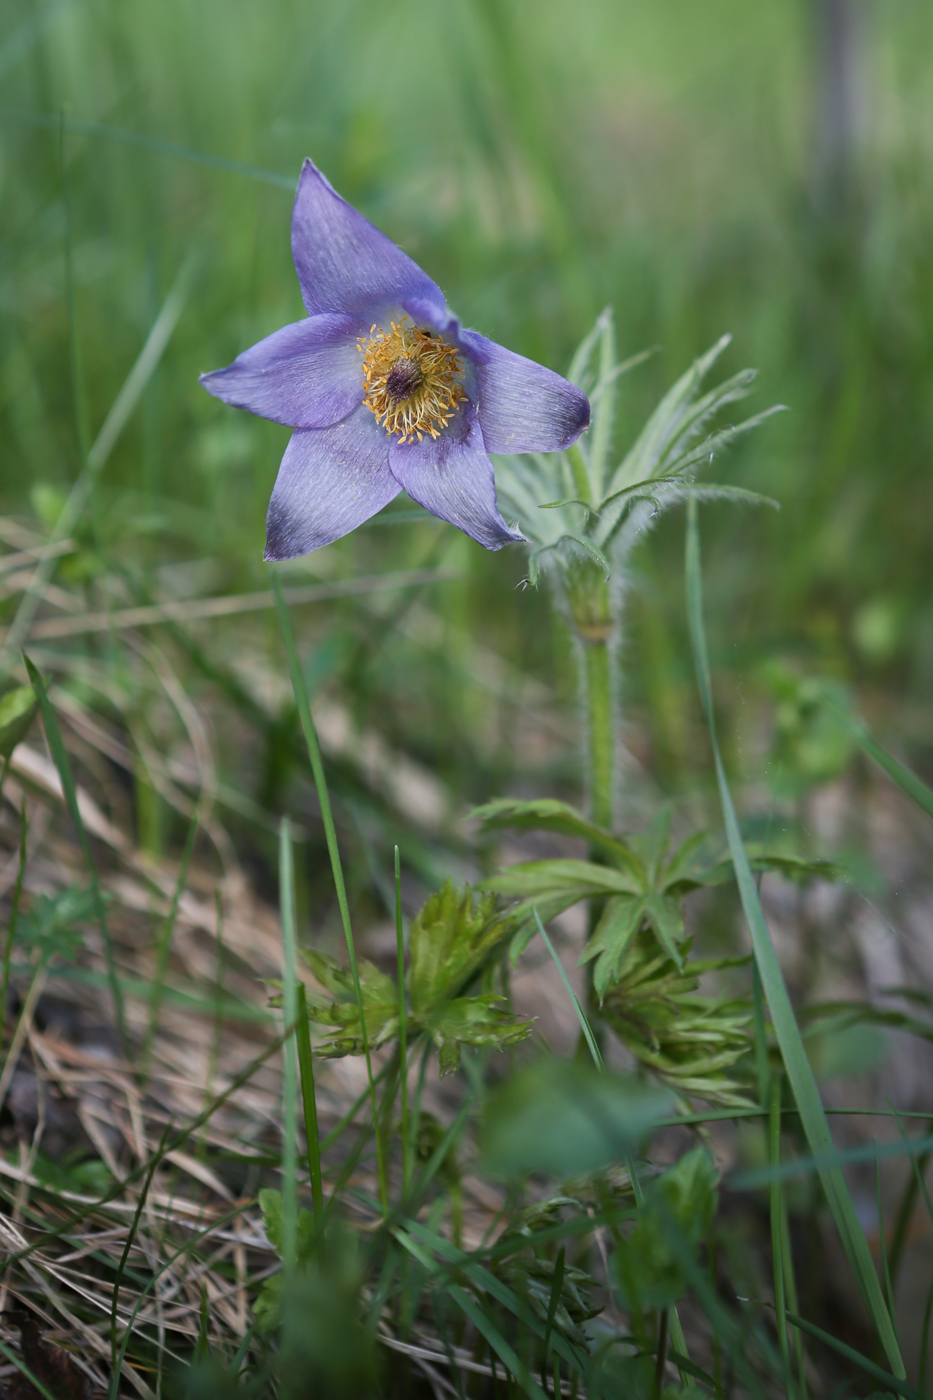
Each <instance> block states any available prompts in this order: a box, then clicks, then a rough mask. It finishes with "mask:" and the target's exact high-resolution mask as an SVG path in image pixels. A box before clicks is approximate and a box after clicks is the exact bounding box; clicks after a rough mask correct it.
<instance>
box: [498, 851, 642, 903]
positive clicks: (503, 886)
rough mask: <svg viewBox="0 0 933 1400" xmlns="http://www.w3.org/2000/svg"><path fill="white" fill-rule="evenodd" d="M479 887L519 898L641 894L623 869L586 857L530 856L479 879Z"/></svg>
mask: <svg viewBox="0 0 933 1400" xmlns="http://www.w3.org/2000/svg"><path fill="white" fill-rule="evenodd" d="M479 887H480V888H481V889H484V890H493V891H495V892H496V893H497V894H504V895H513V896H516V897H518V898H521V899H539V898H540V897H541V896H543V895H553V894H560V893H562V892H563V891H566V892H568V893H569V892H570V891H572V890H573V891H577V892H578V893H577V898H578V899H579V898H583V897H584V896H585V895H589V894H641V893H642V885H641V883H640V882H638V881H636V880H635V879H634V878H633V876H632V875H631V874H629V873H628V872H626V871H621V870H612V869H611V868H610V867H609V866H607V865H594V864H593V863H592V862H591V861H587V860H532V861H526V862H524V863H523V864H521V865H510V866H509V868H508V869H507V870H502V871H500V873H499V874H498V875H493V876H491V877H490V878H489V879H488V880H482V881H481V882H480V886H479Z"/></svg>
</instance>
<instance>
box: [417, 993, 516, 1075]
mask: <svg viewBox="0 0 933 1400" xmlns="http://www.w3.org/2000/svg"><path fill="white" fill-rule="evenodd" d="M502 1000H503V998H502V997H497V996H492V995H490V994H485V995H481V996H476V997H456V998H455V999H454V1000H453V1001H447V1002H441V1003H440V1004H439V1005H438V1006H435V1007H430V1008H428V1009H427V1010H426V1011H425V1012H423V1013H422V1015H421V1016H420V1017H418V1018H417V1024H418V1026H419V1028H420V1029H422V1030H426V1031H428V1033H429V1034H430V1036H431V1039H432V1040H433V1041H434V1044H435V1045H436V1047H437V1053H438V1060H439V1062H440V1071H441V1078H443V1077H444V1075H445V1074H452V1073H453V1072H454V1071H455V1070H458V1069H459V1068H460V1049H461V1046H463V1045H473V1046H476V1047H478V1048H482V1049H487V1050H505V1049H507V1048H508V1046H510V1045H516V1044H518V1042H519V1041H520V1040H524V1039H525V1037H526V1036H527V1035H528V1034H529V1032H530V1030H531V1021H530V1020H522V1019H520V1018H519V1017H518V1016H516V1015H514V1013H513V1012H511V1011H503V1010H502V1009H501V1007H499V1005H498V1003H499V1002H501V1001H502Z"/></svg>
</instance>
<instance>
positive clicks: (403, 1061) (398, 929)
mask: <svg viewBox="0 0 933 1400" xmlns="http://www.w3.org/2000/svg"><path fill="white" fill-rule="evenodd" d="M395 942H396V953H397V956H398V1053H399V1077H400V1079H401V1100H402V1103H401V1113H402V1125H401V1130H402V1200H405V1199H406V1197H407V1196H408V1178H409V1172H410V1164H409V1161H408V1039H407V1025H406V1017H405V928H404V920H403V918H402V865H401V858H400V856H399V849H398V846H396V848H395Z"/></svg>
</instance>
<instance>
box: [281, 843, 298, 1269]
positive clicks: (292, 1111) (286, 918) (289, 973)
mask: <svg viewBox="0 0 933 1400" xmlns="http://www.w3.org/2000/svg"><path fill="white" fill-rule="evenodd" d="M279 912H280V917H281V921H282V1012H283V1015H284V1019H285V1025H286V1026H294V1025H295V1022H296V1020H297V1016H298V996H297V993H296V990H295V984H296V982H297V971H296V967H295V964H296V961H297V948H296V935H295V866H294V857H293V853H292V834H291V828H290V826H289V822H288V817H283V818H282V824H281V826H280V828H279ZM282 1061H283V1074H282V1263H283V1266H284V1269H285V1273H286V1275H288V1274H290V1273H292V1272H293V1270H294V1268H295V1264H296V1262H297V1242H298V1144H297V1140H296V1136H295V1134H296V1129H297V1112H296V1100H297V1096H298V1067H297V1063H296V1053H295V1041H294V1038H293V1037H292V1036H289V1037H288V1039H287V1040H286V1041H285V1044H284V1046H283V1047H282Z"/></svg>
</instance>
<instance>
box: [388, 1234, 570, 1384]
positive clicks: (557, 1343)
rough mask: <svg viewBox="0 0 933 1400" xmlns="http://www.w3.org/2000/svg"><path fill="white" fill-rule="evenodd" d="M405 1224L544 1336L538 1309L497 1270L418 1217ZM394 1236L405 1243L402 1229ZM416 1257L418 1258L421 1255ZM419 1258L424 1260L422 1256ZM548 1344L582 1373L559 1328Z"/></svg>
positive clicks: (454, 1266)
mask: <svg viewBox="0 0 933 1400" xmlns="http://www.w3.org/2000/svg"><path fill="white" fill-rule="evenodd" d="M405 1228H406V1231H407V1236H408V1238H411V1237H414V1238H415V1239H416V1240H418V1241H420V1243H421V1244H422V1245H423V1246H426V1247H427V1248H429V1249H433V1251H434V1252H435V1254H439V1255H440V1256H441V1258H442V1259H444V1260H445V1261H446V1262H447V1264H448V1265H449V1266H450V1267H451V1268H453V1269H457V1270H458V1271H459V1270H462V1272H463V1273H464V1274H466V1276H467V1278H469V1279H470V1280H471V1282H472V1283H474V1284H475V1285H476V1287H477V1288H480V1289H482V1291H483V1292H484V1293H488V1294H489V1295H490V1297H492V1298H495V1300H496V1302H497V1303H500V1304H501V1305H502V1306H503V1307H504V1308H508V1310H509V1312H511V1313H514V1315H515V1316H516V1317H517V1318H518V1319H519V1321H520V1322H523V1323H524V1324H525V1325H526V1327H528V1328H529V1329H530V1330H531V1331H532V1332H534V1334H535V1336H537V1337H538V1338H539V1339H544V1338H546V1337H547V1335H548V1334H547V1328H546V1326H545V1325H544V1324H542V1322H541V1319H540V1317H539V1316H538V1315H537V1313H535V1312H534V1311H533V1310H532V1308H531V1307H530V1305H529V1304H528V1303H527V1302H526V1300H525V1299H524V1298H521V1297H519V1295H518V1294H517V1293H516V1292H515V1290H514V1289H512V1288H510V1287H509V1285H508V1284H507V1283H504V1282H503V1280H502V1279H501V1278H499V1277H498V1276H497V1275H496V1274H494V1273H491V1272H490V1270H489V1269H486V1268H484V1267H483V1265H482V1264H480V1263H477V1262H476V1260H475V1259H473V1258H472V1257H471V1256H470V1255H469V1254H466V1253H465V1252H464V1251H463V1250H462V1249H458V1248H457V1246H456V1245H455V1244H453V1243H452V1242H451V1241H450V1240H447V1239H444V1237H443V1236H442V1235H438V1234H437V1233H436V1231H433V1230H431V1229H429V1228H428V1227H427V1226H426V1225H423V1224H422V1223H421V1222H420V1221H418V1220H407V1221H406V1222H405ZM396 1237H397V1238H398V1239H399V1242H400V1243H404V1241H403V1240H402V1238H401V1232H399V1234H398V1235H397V1236H396ZM406 1247H407V1245H406ZM418 1257H419V1258H421V1256H418ZM422 1262H424V1260H423V1259H422ZM557 1301H558V1303H559V1302H560V1298H559V1297H558V1300H557ZM555 1307H556V1305H555ZM550 1345H551V1349H552V1351H554V1352H556V1353H557V1355H559V1356H562V1357H563V1359H564V1360H565V1361H566V1362H567V1364H568V1365H569V1366H570V1367H571V1368H572V1369H573V1370H575V1371H579V1372H580V1373H581V1374H582V1371H583V1367H582V1364H581V1359H580V1357H579V1356H578V1355H577V1354H576V1351H575V1350H574V1348H573V1347H572V1346H571V1344H570V1343H569V1342H568V1341H567V1339H566V1338H565V1337H564V1336H562V1335H561V1333H560V1332H553V1333H552V1334H551V1338H550Z"/></svg>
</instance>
